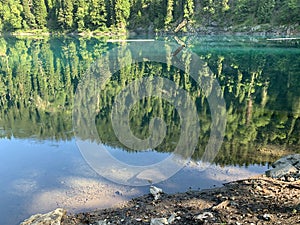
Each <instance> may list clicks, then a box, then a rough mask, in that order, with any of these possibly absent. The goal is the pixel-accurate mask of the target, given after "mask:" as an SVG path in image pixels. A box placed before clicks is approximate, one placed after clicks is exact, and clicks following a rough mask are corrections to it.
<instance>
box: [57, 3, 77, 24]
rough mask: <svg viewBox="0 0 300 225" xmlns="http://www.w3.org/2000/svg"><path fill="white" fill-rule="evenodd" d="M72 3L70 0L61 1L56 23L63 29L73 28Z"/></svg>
mask: <svg viewBox="0 0 300 225" xmlns="http://www.w3.org/2000/svg"><path fill="white" fill-rule="evenodd" d="M73 8H74V6H73V2H72V0H62V1H61V4H60V9H59V14H58V23H59V25H60V26H61V28H63V29H71V28H73Z"/></svg>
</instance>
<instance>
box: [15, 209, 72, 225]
mask: <svg viewBox="0 0 300 225" xmlns="http://www.w3.org/2000/svg"><path fill="white" fill-rule="evenodd" d="M66 213H67V211H66V210H65V209H62V208H58V209H55V210H54V211H52V212H49V213H46V214H36V215H33V216H31V217H30V218H29V219H27V220H25V221H24V222H22V223H21V224H20V225H60V224H61V220H62V218H63V216H64V215H66Z"/></svg>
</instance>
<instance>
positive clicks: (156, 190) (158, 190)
mask: <svg viewBox="0 0 300 225" xmlns="http://www.w3.org/2000/svg"><path fill="white" fill-rule="evenodd" d="M150 193H151V194H152V195H153V197H154V200H158V199H159V198H160V194H161V193H163V190H162V189H161V188H158V187H155V186H151V187H150Z"/></svg>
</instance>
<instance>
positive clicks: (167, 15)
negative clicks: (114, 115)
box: [0, 0, 300, 32]
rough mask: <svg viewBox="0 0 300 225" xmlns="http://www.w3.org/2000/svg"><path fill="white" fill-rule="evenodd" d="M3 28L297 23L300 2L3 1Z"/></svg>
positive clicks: (0, 28) (0, 23) (170, 27)
mask: <svg viewBox="0 0 300 225" xmlns="http://www.w3.org/2000/svg"><path fill="white" fill-rule="evenodd" d="M0 12H1V13H0V31H9V32H11V31H17V30H25V31H27V30H29V31H30V30H32V29H46V28H47V29H49V30H60V31H67V32H68V31H74V30H77V31H79V32H84V31H99V30H100V31H101V30H106V28H111V29H112V30H114V29H117V30H124V29H126V28H129V29H137V28H142V29H147V28H151V29H165V30H170V31H172V30H174V28H175V27H176V26H177V25H178V24H179V23H180V22H181V21H182V20H183V19H186V20H187V21H189V22H190V23H192V24H195V25H196V26H220V27H222V26H223V27H224V26H226V27H229V26H234V27H243V26H244V25H247V26H256V25H259V24H270V25H271V26H272V25H276V26H277V25H295V24H297V23H299V22H300V17H299V14H300V0H282V1H279V0H261V1H260V0H255V1H252V0H236V1H230V0H202V1H195V0H17V1H13V0H1V1H0Z"/></svg>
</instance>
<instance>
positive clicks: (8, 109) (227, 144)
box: [0, 37, 300, 165]
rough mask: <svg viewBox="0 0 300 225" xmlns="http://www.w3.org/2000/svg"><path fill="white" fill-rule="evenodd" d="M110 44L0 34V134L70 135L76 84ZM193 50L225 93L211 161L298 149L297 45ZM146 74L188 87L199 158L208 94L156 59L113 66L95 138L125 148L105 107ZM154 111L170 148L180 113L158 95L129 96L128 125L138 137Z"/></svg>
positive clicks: (246, 160)
mask: <svg viewBox="0 0 300 225" xmlns="http://www.w3.org/2000/svg"><path fill="white" fill-rule="evenodd" d="M112 47H114V46H113V44H108V43H107V42H106V41H105V40H104V39H96V38H90V39H75V38H42V39H39V38H25V39H22V38H21V39H19V38H12V37H9V38H8V37H7V38H0V73H1V76H0V107H1V109H0V138H12V137H14V138H22V139H26V138H34V139H38V140H46V139H52V140H58V141H59V140H71V139H72V138H73V137H74V133H73V126H72V109H73V99H74V95H75V91H76V88H77V85H78V83H79V82H80V79H81V78H82V77H83V75H84V73H85V71H86V70H87V69H88V68H89V66H90V65H91V64H92V62H93V61H94V60H96V59H97V58H98V57H100V56H101V54H102V53H105V52H107V51H108V50H109V49H111V48H112ZM124 49H125V48H124ZM193 51H194V52H196V53H197V55H198V56H199V57H200V58H201V59H202V60H203V61H204V62H206V63H207V64H208V66H209V68H210V69H211V70H212V72H213V76H215V78H216V79H217V80H218V81H219V83H220V85H221V88H222V94H223V96H224V98H225V101H226V107H227V126H226V133H225V138H224V142H223V145H222V147H221V150H220V152H219V154H218V155H217V157H216V159H215V162H216V163H217V164H221V165H244V164H246V165H249V164H254V163H266V162H268V161H272V160H273V157H274V156H276V154H277V153H276V152H277V151H279V150H280V151H281V150H283V151H299V150H300V148H299V146H300V138H299V137H300V119H299V118H300V74H299V73H300V71H299V70H300V50H297V49H296V50H295V49H293V51H291V49H289V48H283V47H282V48H271V47H270V48H265V49H263V50H262V49H261V48H255V47H252V48H249V47H248V48H247V50H244V49H243V48H241V46H239V48H235V47H234V46H233V47H232V48H230V50H228V49H226V50H224V48H217V47H216V48H212V49H210V48H206V49H203V48H198V47H197V44H195V46H193ZM123 55H125V56H126V57H127V58H125V59H122V60H129V61H130V60H131V58H130V57H131V55H130V54H123ZM120 60H121V59H120ZM187 67H188V59H187ZM144 76H148V77H151V76H159V77H164V78H167V79H169V80H171V81H173V82H175V83H176V84H177V85H178V86H179V87H180V88H182V89H184V90H186V91H188V93H189V95H190V96H191V98H192V99H193V101H194V102H195V103H196V106H197V110H198V116H199V122H200V137H199V141H198V146H197V149H196V151H195V153H194V155H193V158H194V159H201V156H202V154H203V152H204V150H205V146H206V144H207V142H208V139H209V135H210V128H211V115H210V108H209V105H208V103H207V100H206V96H205V95H204V93H203V91H202V90H201V89H200V88H199V87H198V85H197V82H196V81H194V80H193V79H192V78H190V76H189V75H188V74H186V73H184V72H182V71H180V70H179V69H177V68H175V67H173V66H170V65H167V64H162V63H153V62H148V61H145V62H140V63H133V64H132V65H131V66H127V67H126V68H122V69H121V70H120V71H119V72H117V73H115V74H113V76H112V77H111V79H110V81H109V82H107V84H106V86H105V88H104V89H103V90H102V91H101V94H100V95H99V99H98V100H97V104H98V106H97V107H99V111H98V112H99V113H98V115H97V117H96V120H95V121H96V127H97V130H98V134H99V136H100V139H101V141H102V142H103V143H104V144H106V145H109V146H112V147H119V148H122V149H125V150H127V151H131V150H130V149H127V148H126V147H125V146H123V145H122V144H121V143H120V142H119V141H118V139H117V138H116V136H115V134H114V131H113V128H112V123H111V116H110V115H111V109H112V105H113V103H114V98H115V97H116V96H117V95H118V93H119V92H120V91H121V90H122V89H123V88H124V87H125V86H126V85H128V84H129V83H130V82H131V81H133V80H135V79H137V78H141V77H144ZM150 88H151V87H150ZM155 117H160V118H162V119H163V121H165V123H166V125H167V134H166V137H165V139H164V141H163V142H162V143H161V145H159V146H158V147H157V148H156V149H155V150H156V151H159V152H172V151H173V150H174V148H175V147H176V144H177V142H178V138H179V136H180V118H179V115H178V113H177V111H176V110H175V108H174V107H173V106H172V105H171V104H170V103H168V102H167V101H165V100H163V99H162V98H157V97H150V98H144V99H142V100H140V101H139V102H138V103H137V104H135V105H134V107H133V108H132V110H131V112H130V126H131V129H132V131H133V133H134V134H135V135H136V136H137V137H139V138H141V139H144V138H146V137H148V136H149V134H150V133H149V121H150V120H151V118H155ZM268 149H270V151H268ZM266 150H267V151H266Z"/></svg>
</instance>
